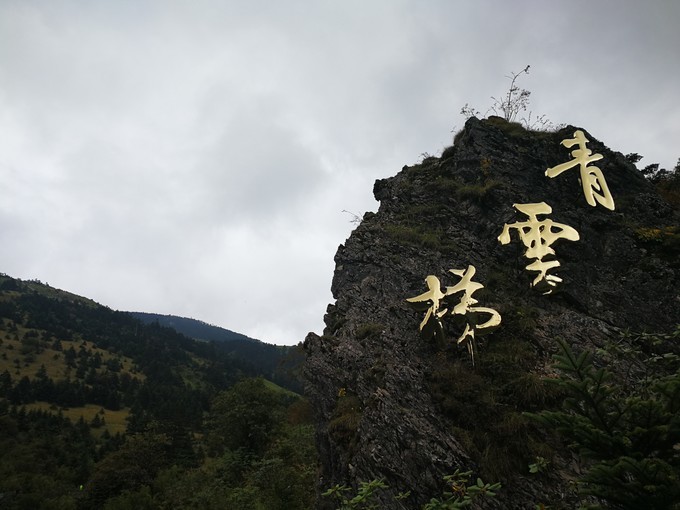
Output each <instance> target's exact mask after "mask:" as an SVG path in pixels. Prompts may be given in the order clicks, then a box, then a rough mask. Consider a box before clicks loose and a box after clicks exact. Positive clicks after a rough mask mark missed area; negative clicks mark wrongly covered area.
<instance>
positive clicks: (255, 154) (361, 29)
mask: <svg viewBox="0 0 680 510" xmlns="http://www.w3.org/2000/svg"><path fill="white" fill-rule="evenodd" d="M679 18H680V4H678V3H677V2H670V1H664V0H657V1H652V2H646V3H639V2H634V1H632V0H626V1H606V2H587V1H585V0H579V1H576V2H570V3H569V4H563V5H557V4H551V3H546V2H540V1H537V0H536V1H529V0H524V1H519V2H512V3H509V2H505V1H500V0H490V1H485V2H475V3H470V2H463V1H455V2H451V1H443V0H442V1H438V0H435V1H430V2H416V1H409V0H403V1H397V2H395V1H377V2H369V3H366V2H359V1H354V0H348V1H346V2H342V3H339V2H313V1H303V0H298V1H291V2H269V1H255V2H235V1H234V2H216V1H211V0H199V1H197V2H191V3H186V2H178V1H163V2H161V1H153V0H149V1H145V2H136V1H126V0H124V1H120V2H96V3H93V2H82V1H78V0H72V1H65V2H58V3H57V2H44V1H39V0H35V1H29V2H19V1H12V0H7V1H4V2H0V186H1V187H2V192H3V198H2V200H0V236H1V238H2V240H3V253H2V258H1V259H0V266H1V267H0V271H4V272H7V273H9V274H11V275H14V276H18V277H21V278H40V279H42V280H44V281H48V282H49V283H50V284H52V285H55V286H59V287H62V288H66V289H68V290H71V291H73V292H78V293H81V294H84V295H87V296H89V297H92V298H94V299H96V300H98V301H100V302H102V303H104V304H107V305H109V306H111V307H113V308H118V309H136V310H144V311H151V312H159V313H175V314H179V315H186V316H193V317H196V318H200V319H202V320H206V321H209V322H212V323H216V324H220V325H223V326H225V327H228V328H230V329H234V330H237V331H240V332H243V333H246V334H249V335H251V336H255V337H259V338H262V339H263V340H267V341H274V342H285V343H295V342H298V341H300V340H302V339H303V338H304V335H305V333H306V332H307V331H309V330H316V331H319V330H320V329H321V328H322V327H323V325H322V317H323V313H324V310H325V308H326V305H327V303H328V302H329V301H330V300H331V299H332V298H331V296H330V292H329V288H330V281H331V277H332V271H333V254H334V252H335V249H336V248H337V246H338V244H340V243H342V242H343V241H344V239H345V238H346V237H347V236H348V235H349V233H350V231H351V229H352V225H351V224H350V223H349V220H350V219H351V218H350V217H349V215H347V214H344V213H342V212H341V211H342V210H343V209H346V210H349V211H352V212H354V213H356V214H359V215H362V214H363V212H364V211H366V210H374V209H375V207H376V205H377V204H376V203H375V202H374V200H373V198H372V193H371V190H372V185H373V181H374V180H375V179H376V178H380V177H386V176H389V175H393V174H394V173H396V172H397V171H398V170H399V169H400V168H401V167H402V166H403V165H404V164H411V163H414V162H415V161H417V160H418V158H419V155H420V154H421V153H424V152H429V153H431V154H439V153H440V152H441V150H442V149H443V148H444V147H446V146H447V145H449V144H450V143H451V140H452V137H453V133H452V132H451V131H452V130H454V128H455V129H460V128H461V127H462V125H463V122H464V119H463V118H462V117H461V116H460V115H459V113H458V112H459V110H460V108H461V107H462V106H463V105H464V104H465V103H470V104H471V105H473V106H476V107H477V108H478V109H480V110H482V111H485V110H486V108H487V107H488V106H489V105H490V103H491V99H490V96H492V95H499V94H502V93H503V91H504V90H506V88H507V85H508V83H509V82H508V80H507V79H506V78H504V76H505V75H507V74H509V72H510V71H513V70H515V71H518V70H520V69H522V68H523V67H524V66H525V65H527V64H531V66H532V67H531V73H530V75H529V76H526V77H523V78H522V82H520V85H521V86H524V87H526V88H528V89H529V90H531V91H532V108H533V111H534V113H535V114H541V113H545V114H547V115H548V116H549V117H550V118H551V119H552V120H553V121H555V122H565V123H571V124H577V125H582V126H584V127H586V128H587V129H588V130H589V131H590V132H592V133H593V134H594V135H595V136H597V137H598V138H600V139H602V140H603V141H604V142H605V143H607V144H608V145H609V146H610V147H611V148H612V149H614V150H619V151H622V152H624V153H627V152H639V153H640V154H643V155H644V156H645V160H643V163H644V164H649V163H652V162H655V161H656V162H659V163H661V164H662V166H666V167H667V168H670V167H672V166H673V165H674V164H675V162H676V160H677V158H678V156H680V153H678V149H677V143H676V142H677V140H678V139H680V124H679V123H678V122H677V119H678V118H680V105H679V104H678V102H677V89H678V80H679V77H680V64H679V63H678V60H677V58H676V57H675V52H676V49H677V48H678V47H679V46H680V44H679V43H680V41H679V37H680V35H679V32H678V30H677V24H678V21H679ZM395 277H396V275H395Z"/></svg>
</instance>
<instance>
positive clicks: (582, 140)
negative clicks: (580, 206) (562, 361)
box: [545, 129, 614, 211]
mask: <svg viewBox="0 0 680 510" xmlns="http://www.w3.org/2000/svg"><path fill="white" fill-rule="evenodd" d="M586 143H588V139H587V138H586V137H585V135H584V134H583V131H581V130H580V129H579V130H577V131H576V132H575V133H574V138H567V139H565V140H562V145H564V146H565V147H567V148H569V147H573V146H574V145H578V149H574V150H573V151H571V155H572V157H573V158H574V159H572V160H571V161H567V162H566V163H562V164H560V165H557V166H554V167H552V168H548V169H547V170H546V171H545V175H547V176H548V177H551V178H552V177H557V176H558V175H560V174H561V173H562V172H564V171H565V170H569V169H570V168H573V167H575V166H576V165H579V166H580V167H581V178H580V181H581V186H582V187H583V194H584V195H585V197H586V201H587V202H588V204H590V205H592V206H593V207H595V206H596V203H595V202H596V201H597V202H599V203H600V204H602V205H603V206H605V207H606V208H607V209H610V210H612V211H613V210H614V199H613V198H612V194H611V192H610V191H609V187H608V186H607V181H605V179H604V175H603V174H602V170H600V169H599V168H597V167H596V166H588V163H592V162H593V161H598V160H600V159H602V154H593V151H591V150H590V149H588V148H586Z"/></svg>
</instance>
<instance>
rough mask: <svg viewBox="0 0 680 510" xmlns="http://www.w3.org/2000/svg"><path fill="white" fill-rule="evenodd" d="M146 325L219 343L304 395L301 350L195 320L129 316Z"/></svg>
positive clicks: (261, 372) (236, 357)
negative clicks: (155, 325)
mask: <svg viewBox="0 0 680 510" xmlns="http://www.w3.org/2000/svg"><path fill="white" fill-rule="evenodd" d="M129 313H130V314H131V315H132V316H133V317H135V318H137V319H139V320H141V321H142V322H144V323H145V324H154V323H157V324H159V325H161V326H164V327H169V328H172V329H174V330H176V331H177V332H179V333H181V334H183V335H185V336H187V337H189V338H193V339H196V340H203V341H211V342H219V343H220V349H221V350H223V351H224V352H227V353H229V354H230V355H231V356H233V358H234V359H237V360H240V361H241V362H244V363H247V364H249V365H250V366H252V367H253V370H254V371H255V372H256V373H257V374H259V375H262V376H264V377H266V378H267V379H270V380H271V381H274V382H276V383H277V384H280V385H282V386H284V387H286V388H289V389H292V390H293V391H296V392H299V393H301V392H302V385H301V383H300V381H299V380H298V379H299V373H300V371H301V367H302V362H303V359H304V355H303V353H302V350H301V349H300V348H299V347H290V346H282V345H272V344H268V343H265V342H262V341H260V340H256V339H254V338H250V337H247V336H245V335H242V334H240V333H235V332H234V331H230V330H228V329H225V328H221V327H219V326H213V325H211V324H207V323H205V322H203V321H199V320H196V319H188V318H186V317H177V316H175V315H160V314H154V313H144V312H129Z"/></svg>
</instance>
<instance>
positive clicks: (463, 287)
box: [406, 266, 501, 364]
mask: <svg viewBox="0 0 680 510" xmlns="http://www.w3.org/2000/svg"><path fill="white" fill-rule="evenodd" d="M449 272H450V273H452V274H454V275H456V276H460V277H461V280H460V281H459V282H458V283H457V284H456V285H454V286H453V287H446V290H445V291H444V292H442V290H441V283H440V282H439V279H438V278H437V277H436V276H433V275H429V276H427V277H426V278H425V282H426V283H427V286H428V289H429V290H428V291H427V292H425V293H423V294H421V295H419V296H416V297H413V298H409V299H407V300H406V301H408V302H409V303H411V304H412V305H414V306H415V307H416V309H418V310H419V311H423V310H427V311H426V314H425V319H423V321H422V322H421V323H420V331H421V334H422V336H423V338H426V339H429V338H431V337H432V336H433V335H434V336H435V337H436V338H437V339H438V340H443V338H444V330H443V327H442V324H441V319H442V317H444V316H445V315H446V314H447V313H448V312H449V310H450V315H462V316H464V317H465V320H466V322H467V323H466V325H465V330H464V331H463V334H462V335H461V336H460V337H459V338H458V340H457V343H459V344H460V343H463V342H465V343H466V346H467V349H468V352H469V353H470V356H471V358H472V363H473V364H474V362H475V346H474V340H475V334H476V333H477V334H479V335H482V334H485V333H490V332H491V331H493V330H494V329H495V328H496V327H498V325H499V324H500V323H501V315H500V314H499V313H498V312H497V311H496V310H494V309H492V308H486V307H482V306H473V305H475V304H476V303H477V302H478V301H477V300H476V299H475V298H474V297H472V294H473V293H474V292H476V291H478V290H479V289H482V288H484V285H482V284H481V283H477V282H473V281H472V277H473V276H474V275H475V272H476V269H475V267H474V266H468V268H467V269H466V270H456V269H450V270H449ZM459 292H463V297H461V298H460V300H459V302H458V303H457V304H455V305H453V307H452V306H451V305H452V301H453V299H452V298H451V296H452V295H453V294H458V293H459ZM482 314H489V315H490V318H489V319H488V320H487V321H486V322H480V321H479V316H480V315H482Z"/></svg>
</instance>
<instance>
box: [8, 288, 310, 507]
mask: <svg viewBox="0 0 680 510" xmlns="http://www.w3.org/2000/svg"><path fill="white" fill-rule="evenodd" d="M257 374H258V367H257V366H255V365H254V364H253V363H248V362H244V361H241V360H238V359H235V358H234V357H233V356H232V355H231V354H230V352H229V351H228V350H227V349H225V348H223V347H222V346H221V344H219V343H215V342H206V341H196V340H193V339H190V338H188V337H186V336H184V335H182V334H180V333H178V332H177V331H175V330H174V329H172V328H167V327H163V326H161V325H160V324H158V323H151V324H148V325H145V324H143V323H141V322H139V321H138V320H136V319H134V318H133V317H131V316H130V315H129V314H127V313H122V312H115V311H112V310H110V309H108V308H106V307H102V306H100V305H97V304H96V303H93V302H91V301H89V300H86V299H84V298H79V297H77V296H73V295H71V294H68V293H65V292H62V291H57V290H55V289H52V288H51V287H49V286H46V285H43V284H41V283H40V282H22V281H19V280H15V279H12V278H9V277H7V276H4V275H0V507H2V508H8V509H24V508H25V509H41V508H45V509H46V508H50V509H62V508H63V509H76V508H77V509H90V508H92V509H95V508H96V509H100V508H109V509H114V508H135V509H139V508H154V509H155V508H159V509H160V508H173V509H175V508H224V507H225V505H226V506H227V507H234V508H262V509H275V508H293V509H294V508H308V507H309V506H310V504H311V503H310V502H311V498H312V495H313V485H314V484H313V480H312V476H313V474H314V472H315V469H316V453H315V451H314V447H313V440H312V430H311V425H310V423H309V422H310V419H311V418H310V412H309V409H308V404H307V403H306V402H305V401H304V400H302V399H301V398H300V397H299V396H298V395H297V394H295V393H292V392H290V391H288V390H285V389H283V388H281V387H279V386H277V385H275V384H272V383H269V382H267V381H265V380H264V379H258V378H253V377H254V376H256V375H257ZM230 502H231V503H230Z"/></svg>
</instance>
